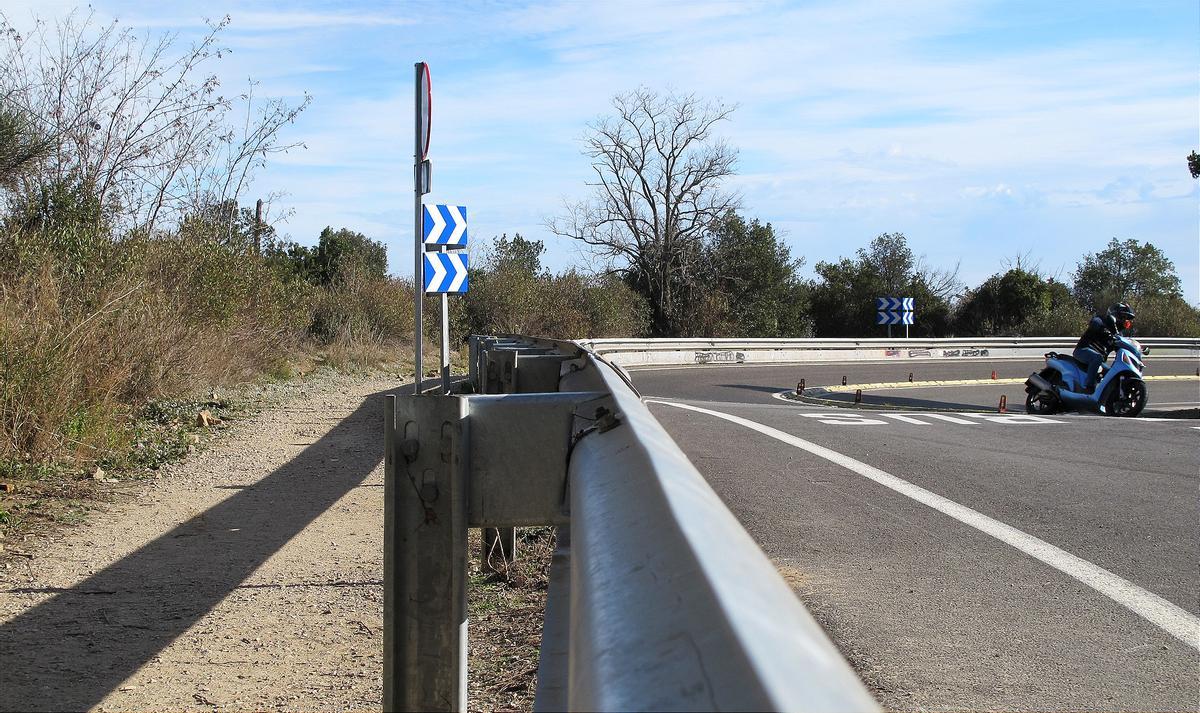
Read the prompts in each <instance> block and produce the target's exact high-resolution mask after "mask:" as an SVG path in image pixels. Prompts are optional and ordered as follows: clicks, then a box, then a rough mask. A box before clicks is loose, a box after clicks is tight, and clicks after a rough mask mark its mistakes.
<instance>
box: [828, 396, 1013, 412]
mask: <svg viewBox="0 0 1200 713" xmlns="http://www.w3.org/2000/svg"><path fill="white" fill-rule="evenodd" d="M821 398H822V399H824V400H827V401H837V402H839V403H844V404H847V405H851V404H853V403H854V393H853V392H845V391H834V392H830V393H827V394H822V395H821ZM862 405H863V406H886V407H891V408H912V409H939V410H960V411H983V410H985V409H987V408H988V407H986V406H983V405H981V404H978V403H974V404H966V403H957V402H954V401H942V400H935V399H917V398H910V397H905V396H874V395H871V394H863V395H862ZM991 410H993V411H994V410H995V406H993V407H992V408H991ZM1009 410H1012V411H1020V412H1022V413H1024V411H1025V397H1024V395H1022V396H1021V401H1020V403H1017V402H1013V403H1011V404H1009Z"/></svg>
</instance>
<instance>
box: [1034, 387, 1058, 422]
mask: <svg viewBox="0 0 1200 713" xmlns="http://www.w3.org/2000/svg"><path fill="white" fill-rule="evenodd" d="M1060 406H1061V404H1060V403H1059V401H1058V397H1057V396H1055V395H1054V394H1047V393H1044V392H1035V393H1032V394H1029V395H1028V396H1026V397H1025V413H1034V414H1040V415H1042V416H1046V415H1049V414H1052V413H1057V412H1058V410H1059V408H1060Z"/></svg>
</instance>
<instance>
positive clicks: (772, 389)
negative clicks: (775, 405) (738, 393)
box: [719, 384, 787, 394]
mask: <svg viewBox="0 0 1200 713" xmlns="http://www.w3.org/2000/svg"><path fill="white" fill-rule="evenodd" d="M719 386H720V387H721V388H722V389H741V390H743V391H758V392H760V393H763V394H777V393H779V392H780V391H787V389H786V388H780V387H778V386H763V385H761V384H757V385H756V384H719Z"/></svg>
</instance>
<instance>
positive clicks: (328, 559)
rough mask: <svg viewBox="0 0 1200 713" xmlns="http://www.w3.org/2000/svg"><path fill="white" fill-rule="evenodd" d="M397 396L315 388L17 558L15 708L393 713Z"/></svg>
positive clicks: (388, 386)
mask: <svg viewBox="0 0 1200 713" xmlns="http://www.w3.org/2000/svg"><path fill="white" fill-rule="evenodd" d="M396 384H397V381H396V379H395V377H386V376H382V375H376V376H362V377H351V376H344V375H332V374H330V375H326V376H324V377H320V378H317V379H313V380H310V381H308V382H306V383H303V384H299V385H297V386H296V387H295V390H294V393H293V394H291V395H290V397H289V398H288V399H287V400H286V402H285V403H283V404H281V405H280V406H278V407H276V408H272V409H268V410H266V411H265V412H264V413H262V414H261V415H259V416H258V417H257V418H254V419H252V420H249V421H246V422H244V423H242V424H239V426H238V427H237V428H236V429H231V431H230V433H229V434H227V436H226V437H224V438H223V439H222V441H221V442H219V443H216V444H214V445H213V447H212V448H210V449H209V450H207V451H205V452H203V453H200V454H197V455H195V456H193V457H191V458H189V459H188V460H187V461H185V462H183V463H179V464H175V465H172V466H167V467H165V468H164V471H165V472H164V474H163V476H162V478H160V479H158V480H153V481H146V482H142V483H138V484H136V485H131V486H130V487H129V488H128V489H126V490H123V491H122V492H121V493H117V494H116V495H115V498H114V499H115V502H113V503H110V504H108V505H105V506H104V508H103V509H104V510H105V511H106V512H100V513H92V514H91V516H89V518H88V521H87V522H86V523H85V524H83V525H81V526H79V527H75V528H71V529H68V530H66V531H63V532H61V533H60V534H59V536H58V538H57V539H54V540H49V538H45V539H43V540H42V541H40V542H39V543H38V546H37V547H36V549H31V552H32V554H33V557H32V558H20V559H16V560H10V561H9V563H8V565H9V567H8V568H7V569H3V570H0V660H3V661H4V668H5V671H4V675H3V679H4V681H3V683H4V685H3V686H0V709H3V710H35V709H42V710H64V709H71V710H73V709H86V708H92V707H96V708H98V709H101V710H148V709H164V708H170V709H184V708H189V709H211V708H213V707H217V706H219V707H220V708H223V709H264V708H283V709H339V710H346V709H368V708H369V709H378V707H379V702H380V689H381V685H382V683H381V649H382V645H381V639H380V636H381V631H380V629H381V626H382V585H381V577H382V551H383V550H382V548H383V543H382V522H383V498H382V495H383V492H382V491H383V474H382V468H381V465H380V456H381V449H380V445H381V444H380V432H381V428H382V425H381V424H382V394H383V393H385V392H387V391H389V390H394V388H395V386H396Z"/></svg>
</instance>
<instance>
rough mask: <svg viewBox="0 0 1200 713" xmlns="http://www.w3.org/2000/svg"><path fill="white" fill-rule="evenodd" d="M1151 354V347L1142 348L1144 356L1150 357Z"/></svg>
mask: <svg viewBox="0 0 1200 713" xmlns="http://www.w3.org/2000/svg"><path fill="white" fill-rule="evenodd" d="M1149 354H1150V347H1142V356H1148V355H1149Z"/></svg>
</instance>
